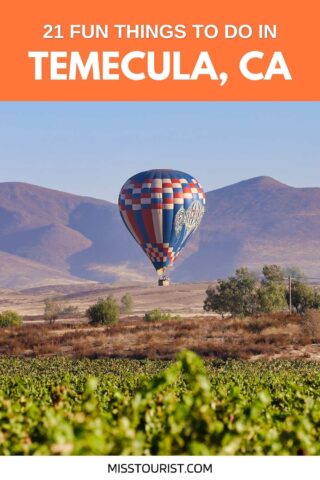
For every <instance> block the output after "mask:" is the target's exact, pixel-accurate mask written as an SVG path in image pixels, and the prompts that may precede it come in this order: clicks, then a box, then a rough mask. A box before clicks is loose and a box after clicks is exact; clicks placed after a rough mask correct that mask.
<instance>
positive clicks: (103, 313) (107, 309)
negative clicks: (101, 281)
mask: <svg viewBox="0 0 320 480" xmlns="http://www.w3.org/2000/svg"><path fill="white" fill-rule="evenodd" d="M119 314H120V309H119V306H118V304H117V302H116V300H115V299H114V298H113V297H112V296H109V297H108V298H106V299H100V300H98V302H97V303H95V304H94V305H92V306H91V307H89V308H88V310H87V312H86V315H87V317H88V318H89V320H90V323H91V324H92V325H106V324H112V323H116V322H117V321H118V320H119Z"/></svg>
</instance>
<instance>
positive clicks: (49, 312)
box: [44, 298, 61, 323]
mask: <svg viewBox="0 0 320 480" xmlns="http://www.w3.org/2000/svg"><path fill="white" fill-rule="evenodd" d="M60 312H61V305H60V303H59V301H58V300H57V299H54V298H51V299H50V298H46V299H45V301H44V318H45V320H47V321H48V322H49V323H54V322H55V320H57V318H59V315H60Z"/></svg>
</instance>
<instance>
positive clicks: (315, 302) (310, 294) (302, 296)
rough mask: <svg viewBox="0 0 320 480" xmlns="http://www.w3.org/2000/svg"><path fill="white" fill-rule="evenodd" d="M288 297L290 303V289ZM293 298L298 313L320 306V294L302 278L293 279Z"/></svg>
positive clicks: (293, 304)
mask: <svg viewBox="0 0 320 480" xmlns="http://www.w3.org/2000/svg"><path fill="white" fill-rule="evenodd" d="M286 297H287V302H288V305H289V302H290V294H289V291H287V294H286ZM291 298H292V306H293V307H294V308H295V310H296V312H297V313H300V314H304V313H306V312H307V311H308V310H311V309H319V308H320V294H319V293H318V292H317V291H316V290H315V289H314V288H313V287H311V286H310V285H307V284H306V283H305V282H303V281H301V280H296V279H293V280H292V285H291Z"/></svg>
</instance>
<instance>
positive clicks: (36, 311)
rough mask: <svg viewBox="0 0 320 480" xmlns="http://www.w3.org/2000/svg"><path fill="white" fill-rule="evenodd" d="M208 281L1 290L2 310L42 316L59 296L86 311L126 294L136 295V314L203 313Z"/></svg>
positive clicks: (0, 302) (134, 306) (64, 301)
mask: <svg viewBox="0 0 320 480" xmlns="http://www.w3.org/2000/svg"><path fill="white" fill-rule="evenodd" d="M207 287H208V284H207V283H194V284H191V283H189V284H183V283H182V284H172V285H170V287H158V286H157V285H156V284H152V285H141V284H139V285H137V286H132V285H129V286H126V285H124V286H108V285H101V284H94V283H89V284H87V285H83V284H75V285H61V286H47V287H39V288H30V289H25V290H18V291H11V290H0V311H3V310H8V309H13V310H16V311H17V312H19V313H20V314H21V315H24V316H26V317H29V318H30V317H39V316H40V317H41V316H42V315H43V310H44V300H45V299H46V298H55V297H58V298H59V299H60V300H61V302H62V303H63V305H65V306H69V305H74V306H77V307H78V308H79V311H80V312H82V313H84V312H85V310H86V309H87V308H88V307H89V306H90V305H92V304H93V303H95V302H96V301H97V299H98V298H103V297H107V296H108V295H113V296H114V297H115V298H116V299H117V300H120V298H121V297H122V296H123V295H124V294H125V293H127V292H128V293H130V294H131V295H132V297H133V302H134V305H133V312H132V313H133V314H136V315H142V314H144V313H145V312H146V311H147V310H151V309H153V308H158V307H160V308H164V309H166V310H169V311H171V312H174V313H179V314H185V315H194V314H203V310H202V306H203V301H204V298H205V291H206V289H207Z"/></svg>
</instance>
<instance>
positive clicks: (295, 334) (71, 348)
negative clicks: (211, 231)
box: [0, 283, 320, 360]
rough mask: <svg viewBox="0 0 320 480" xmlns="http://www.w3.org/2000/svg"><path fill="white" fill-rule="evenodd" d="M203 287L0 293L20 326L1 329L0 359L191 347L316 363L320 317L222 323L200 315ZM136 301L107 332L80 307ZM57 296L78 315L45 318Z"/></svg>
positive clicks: (167, 352)
mask: <svg viewBox="0 0 320 480" xmlns="http://www.w3.org/2000/svg"><path fill="white" fill-rule="evenodd" d="M207 286H208V285H207V284H201V283H198V284H177V285H171V286H170V287H169V288H161V287H157V286H156V285H151V286H150V285H144V286H143V285H138V286H108V285H101V284H93V283H90V284H87V285H79V284H78V285H77V284H76V285H67V286H66V285H64V286H48V287H41V288H32V289H27V290H20V291H10V290H2V291H0V311H3V310H7V309H13V310H16V311H18V312H19V313H20V314H22V315H23V317H24V325H23V326H22V327H19V328H14V329H12V328H11V329H1V336H0V355H14V356H15V355H17V356H26V357H33V356H53V355H67V356H71V357H83V356H85V357H89V358H98V357H123V358H163V359H169V358H174V357H175V355H176V354H177V353H178V352H179V351H180V350H182V349H184V348H188V349H192V350H194V351H195V352H198V353H200V354H201V355H203V356H205V357H211V358H221V359H227V358H240V359H250V360H252V359H258V358H268V359H271V358H290V359H294V358H306V359H308V358H309V359H319V360H320V316H319V315H313V316H312V315H311V317H312V318H309V317H300V316H294V315H292V316H288V315H287V314H285V313H284V314H278V315H271V316H270V315H269V316H263V317H258V318H251V319H221V318H219V316H215V315H211V314H204V312H203V310H202V306H203V301H204V298H205V291H206V288H207ZM127 292H128V293H130V294H131V295H132V297H133V302H134V307H133V312H132V314H131V315H130V316H123V315H122V317H121V319H120V322H119V323H118V324H116V325H114V326H109V327H105V326H104V327H92V326H90V325H89V324H88V320H87V319H86V318H85V316H84V312H85V310H86V309H87V308H88V306H89V305H92V304H93V303H95V302H96V301H97V299H98V298H104V297H107V296H108V295H113V296H114V297H115V298H116V299H117V300H120V298H121V297H122V296H123V295H124V294H125V293H127ZM46 298H59V302H60V303H62V305H63V306H66V307H67V306H71V305H72V306H76V307H78V309H79V315H78V317H77V318H65V319H60V320H57V321H56V323H55V324H54V325H48V324H47V322H45V321H44V320H43V311H44V300H45V299H46ZM158 307H160V308H162V309H164V310H167V311H170V312H172V313H173V314H179V315H180V318H179V319H178V320H170V321H165V322H155V323H150V322H146V321H144V319H143V315H144V313H145V312H146V311H148V310H151V309H153V308H158Z"/></svg>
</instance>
